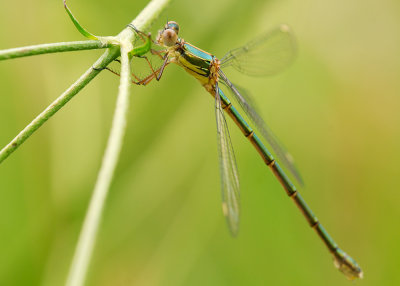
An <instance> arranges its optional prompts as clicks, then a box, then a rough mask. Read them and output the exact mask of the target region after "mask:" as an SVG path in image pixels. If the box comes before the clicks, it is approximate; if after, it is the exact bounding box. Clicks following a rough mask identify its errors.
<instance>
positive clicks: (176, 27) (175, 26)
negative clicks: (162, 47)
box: [167, 21, 179, 35]
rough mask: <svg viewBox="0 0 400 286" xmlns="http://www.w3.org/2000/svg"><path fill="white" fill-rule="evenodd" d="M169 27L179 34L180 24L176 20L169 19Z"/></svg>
mask: <svg viewBox="0 0 400 286" xmlns="http://www.w3.org/2000/svg"><path fill="white" fill-rule="evenodd" d="M167 29H171V30H174V31H175V33H176V34H177V35H178V34H179V24H178V23H177V22H175V21H169V22H168V23H167Z"/></svg>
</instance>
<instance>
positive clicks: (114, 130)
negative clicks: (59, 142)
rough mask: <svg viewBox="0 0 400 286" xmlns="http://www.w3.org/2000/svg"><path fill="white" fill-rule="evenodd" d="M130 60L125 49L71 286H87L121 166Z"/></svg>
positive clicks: (75, 258)
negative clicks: (109, 197)
mask: <svg viewBox="0 0 400 286" xmlns="http://www.w3.org/2000/svg"><path fill="white" fill-rule="evenodd" d="M130 76H131V75H130V60H129V57H128V51H127V50H126V49H125V47H124V45H121V80H120V85H119V94H118V98H117V104H116V107H115V112H114V119H113V123H112V127H111V132H110V136H109V138H108V143H107V147H106V151H105V154H104V157H103V162H102V165H101V169H100V172H99V174H98V177H97V182H96V185H95V188H94V191H93V196H92V199H91V201H90V205H89V209H88V211H87V213H86V217H85V221H84V224H83V227H82V231H81V234H80V237H79V241H78V245H77V247H76V251H75V255H74V258H73V261H72V265H71V269H70V273H69V275H68V280H67V284H66V285H68V286H80V285H83V283H84V282H85V276H86V273H87V269H88V266H89V262H90V259H91V256H92V253H93V248H94V245H95V241H96V236H97V232H98V229H99V224H100V220H101V215H102V213H103V208H104V202H105V200H106V197H107V193H108V190H109V188H110V184H111V181H112V177H113V174H114V170H115V167H116V165H117V162H118V158H119V154H120V151H121V148H122V142H123V138H124V135H125V126H126V117H127V114H128V107H129V88H130V82H131V80H130Z"/></svg>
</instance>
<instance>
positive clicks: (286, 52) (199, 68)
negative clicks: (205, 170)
mask: <svg viewBox="0 0 400 286" xmlns="http://www.w3.org/2000/svg"><path fill="white" fill-rule="evenodd" d="M178 33H179V25H178V24H177V23H176V22H173V21H169V22H168V23H167V24H166V25H165V27H164V29H162V30H161V31H159V34H158V37H157V44H158V45H159V46H161V47H163V48H164V50H162V51H159V52H156V51H153V53H157V54H159V55H160V56H161V55H162V59H163V64H162V65H161V67H160V68H158V69H156V71H154V70H153V72H152V73H151V74H150V75H149V76H147V77H145V78H144V79H141V80H139V79H138V77H136V76H135V77H134V82H135V83H136V84H144V85H145V84H148V83H149V82H150V81H151V80H153V79H154V78H156V79H157V80H159V79H160V78H161V76H162V74H163V71H164V69H165V67H166V66H167V65H168V64H170V63H176V64H178V65H179V66H181V67H183V68H184V69H185V70H186V71H187V72H188V73H189V74H191V75H193V76H194V77H195V78H196V79H197V80H199V81H200V83H201V84H202V85H203V86H204V88H205V89H206V90H207V91H208V92H209V93H210V94H211V95H212V96H213V97H214V98H215V115H216V122H217V132H218V150H219V159H220V172H221V188H222V207H223V212H224V215H225V216H226V219H227V223H228V226H229V229H230V231H231V233H232V235H234V236H235V235H236V234H237V232H238V228H239V209H240V202H239V177H238V170H237V166H236V159H235V155H234V152H233V148H232V143H231V139H230V136H229V131H228V126H227V123H226V119H225V115H224V111H225V112H226V113H227V114H228V115H229V116H230V117H231V118H232V119H233V121H234V122H235V123H236V125H237V126H238V127H239V129H240V130H241V131H242V133H243V134H244V136H246V137H247V138H248V139H249V141H250V142H251V143H252V145H253V146H254V148H255V149H256V150H257V152H258V153H259V154H260V156H261V158H262V159H263V160H264V162H265V164H266V165H267V166H269V167H270V168H271V170H272V172H273V173H274V175H275V176H276V177H277V178H278V180H279V182H280V183H281V184H282V186H283V188H284V189H285V191H286V193H287V194H288V196H289V197H290V198H292V199H293V201H294V202H295V204H296V205H297V206H298V207H299V208H300V210H301V212H302V213H303V215H304V216H305V218H306V220H307V221H308V223H309V224H310V226H311V227H312V228H313V229H315V231H316V232H317V234H318V236H319V237H320V238H321V239H322V241H323V242H324V243H325V245H326V246H327V247H328V249H329V251H330V252H331V253H332V254H333V257H334V262H335V266H336V267H337V268H338V269H339V270H340V271H342V272H343V273H344V274H345V275H346V277H347V278H349V279H356V278H362V277H363V272H362V270H361V268H360V267H359V266H358V264H357V262H356V261H355V260H354V259H352V258H351V257H350V256H349V255H347V254H346V253H345V252H344V251H342V250H341V249H340V248H339V247H338V245H337V244H336V242H335V241H334V240H333V239H332V238H331V236H330V235H329V234H328V233H327V231H326V230H325V229H324V227H323V226H322V225H321V223H320V222H319V220H318V219H317V217H316V216H315V215H314V213H313V212H312V211H311V209H310V208H309V207H308V205H307V204H306V202H305V201H304V199H303V198H302V196H301V195H300V193H299V192H298V191H297V189H296V187H295V186H294V184H293V183H292V182H291V181H290V179H289V177H288V176H287V175H286V174H285V173H284V171H283V169H282V168H281V167H280V165H279V164H278V162H277V160H276V159H274V157H273V156H272V155H271V153H270V152H269V151H268V150H267V148H266V147H265V146H264V144H263V143H262V141H261V139H260V138H259V137H258V136H257V135H256V134H255V132H254V131H253V129H252V128H251V127H250V126H249V125H248V124H247V123H246V121H245V120H244V119H243V117H242V116H241V115H240V113H239V112H238V110H237V109H236V108H235V107H234V106H233V105H232V103H231V101H230V100H229V99H228V97H227V96H226V95H225V93H224V92H223V91H222V90H221V88H220V87H221V85H224V86H226V87H227V88H228V89H229V90H230V91H231V94H232V95H233V97H234V98H235V99H236V101H238V102H239V104H240V105H241V107H242V109H243V110H244V112H245V114H246V115H247V116H248V117H249V118H250V119H251V121H252V122H253V123H254V125H255V126H256V128H257V129H258V130H259V131H260V133H261V135H262V138H263V139H265V140H266V141H267V142H268V143H269V145H270V146H271V147H272V149H273V150H274V152H275V155H276V157H277V158H278V159H279V160H280V161H281V162H282V163H283V165H284V166H285V167H286V168H287V169H288V170H289V171H290V172H291V173H292V174H293V176H294V177H295V178H296V180H297V181H299V182H300V183H301V177H300V175H299V173H298V172H297V170H296V168H295V166H294V164H293V161H292V158H291V156H290V155H289V154H288V153H287V152H286V151H285V150H284V149H282V148H281V147H280V144H278V141H277V140H276V137H275V136H273V134H272V132H271V131H270V129H269V128H268V127H267V125H266V124H265V123H264V121H263V119H262V118H261V116H260V115H259V114H258V113H257V112H256V110H255V108H254V107H253V105H252V104H251V101H249V99H248V96H246V95H245V94H244V93H243V92H242V91H240V90H239V89H238V88H236V87H235V86H234V85H233V84H232V83H231V82H230V81H229V79H228V78H227V77H226V75H225V73H224V72H222V70H221V68H225V67H228V66H232V67H234V68H235V69H237V70H238V71H240V72H242V73H245V74H248V75H252V76H264V75H270V74H274V73H276V72H278V71H280V70H282V69H283V68H285V67H286V66H287V65H289V64H290V63H291V62H292V60H293V57H294V54H295V49H294V47H295V45H294V38H293V36H292V34H291V32H290V29H289V27H288V26H286V25H281V26H280V27H278V28H276V29H274V30H272V31H270V32H268V33H266V34H264V35H261V36H260V37H259V38H257V39H255V40H253V41H251V42H249V43H248V44H246V45H245V46H243V47H241V48H237V49H234V50H231V51H230V52H228V53H227V54H226V55H225V56H224V57H223V58H222V59H221V60H219V59H217V58H216V57H215V56H213V55H212V54H210V53H207V52H205V51H203V50H201V49H199V48H197V47H195V46H193V45H191V44H189V43H188V42H186V41H184V40H183V39H182V38H180V37H179V36H178Z"/></svg>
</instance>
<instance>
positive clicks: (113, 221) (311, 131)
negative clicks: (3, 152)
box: [0, 0, 400, 286]
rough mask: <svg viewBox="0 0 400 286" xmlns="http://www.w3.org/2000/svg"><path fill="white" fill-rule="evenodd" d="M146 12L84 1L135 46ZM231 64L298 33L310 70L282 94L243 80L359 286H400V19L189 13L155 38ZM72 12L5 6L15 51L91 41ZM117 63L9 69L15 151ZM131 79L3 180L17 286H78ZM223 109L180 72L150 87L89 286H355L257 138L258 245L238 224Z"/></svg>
mask: <svg viewBox="0 0 400 286" xmlns="http://www.w3.org/2000/svg"><path fill="white" fill-rule="evenodd" d="M145 3H146V1H123V0H115V1H105V0H100V1H93V0H92V1H69V4H70V7H71V9H72V10H73V11H74V13H75V15H76V16H77V17H78V19H80V21H81V23H82V24H83V25H84V26H86V27H87V28H88V29H89V30H90V31H91V32H93V33H95V34H102V35H111V34H116V33H118V32H119V31H120V30H121V29H122V28H124V26H125V25H126V24H127V23H129V22H130V21H131V20H132V19H133V18H134V17H135V16H136V15H137V14H138V13H139V11H140V10H141V9H142V8H143V7H144V6H145ZM167 19H168V20H176V21H177V22H179V23H180V25H181V36H182V37H183V38H184V39H185V40H187V41H190V42H192V43H193V44H195V45H197V46H199V47H201V48H203V49H205V50H208V51H210V52H212V53H213V54H215V55H217V56H219V57H221V56H222V55H223V54H224V53H225V52H226V51H227V50H229V49H231V48H234V47H237V46H239V45H241V44H243V43H245V42H246V41H248V40H250V39H252V38H254V37H256V36H257V35H258V34H260V33H262V32H263V31H266V30H268V29H270V28H272V27H275V26H276V25H277V24H280V23H288V24H289V25H290V26H291V27H292V28H293V30H294V32H295V35H296V38H297V43H298V57H297V60H296V62H295V63H294V64H293V65H292V66H291V67H290V68H289V69H287V70H286V71H285V72H283V73H281V74H280V75H278V76H275V77H271V78H268V79H252V78H249V77H246V76H241V75H239V74H238V73H237V72H235V71H232V70H227V71H226V73H227V74H228V75H229V76H230V77H232V78H233V80H234V81H235V82H237V83H239V84H240V85H242V86H245V87H246V88H247V89H248V90H250V91H251V93H252V94H253V95H254V97H255V101H256V103H257V105H258V106H259V107H260V110H261V112H262V114H263V115H264V118H265V119H266V121H267V122H268V124H269V125H270V127H271V128H272V129H273V130H274V131H275V133H276V134H277V135H278V137H279V138H280V139H281V141H283V142H285V145H286V147H287V148H288V149H289V150H290V151H291V153H292V155H293V156H294V157H295V158H296V161H297V163H298V167H299V168H300V170H301V173H302V175H303V177H304V179H305V182H306V185H305V187H304V188H301V190H300V191H301V192H302V194H303V196H304V197H305V199H306V200H307V202H308V203H309V204H310V206H311V207H312V209H313V210H314V211H315V213H316V214H317V216H318V217H319V219H320V220H321V221H322V223H323V224H324V226H325V227H326V228H327V229H328V231H329V232H330V233H331V234H332V236H333V237H334V238H335V240H336V241H337V242H338V243H339V245H340V246H341V247H342V248H343V249H344V250H345V251H346V252H348V253H349V254H351V255H352V256H353V257H355V259H356V260H357V261H358V262H359V263H360V265H361V266H362V267H363V270H364V272H365V278H364V279H363V280H361V281H357V282H356V285H399V283H400V278H399V277H400V276H399V271H400V270H399V266H400V247H399V242H400V230H399V221H400V196H399V191H400V187H399V181H400V180H399V179H400V165H399V160H400V127H399V124H400V112H399V110H400V98H399V97H400V92H399V91H400V2H399V1H396V0H383V1H373V0H365V1H361V0H357V1H346V0H338V1H328V0H323V1H319V0H305V1H295V0H287V1H228V0H222V1H215V0H214V1H212V0H203V1H183V0H176V1H175V2H173V4H171V5H170V6H169V9H168V10H167V11H166V12H165V13H164V14H163V15H162V16H161V17H160V19H159V21H158V22H157V23H156V24H155V25H154V27H153V29H152V32H153V35H154V34H155V33H156V31H157V29H158V26H160V25H162V24H163V23H165V21H166V20H167ZM81 39H82V36H81V35H80V34H79V33H78V32H77V31H76V30H75V28H74V26H73V25H72V23H71V22H70V20H69V19H68V17H67V15H66V13H65V11H64V10H63V7H62V1H61V0H58V1H54V0H51V1H50V0H36V1H2V2H1V3H0V49H6V48H12V47H19V46H24V45H31V44H39V43H49V42H59V41H73V40H81ZM100 54H101V51H85V52H71V53H64V54H52V55H42V56H35V57H29V58H21V59H16V60H9V61H4V62H1V63H0V93H1V95H0V145H1V146H4V145H5V144H6V143H7V142H8V141H9V140H11V139H12V138H13V137H14V136H15V135H16V134H17V133H18V132H19V131H20V130H21V129H22V128H23V127H24V126H25V125H26V124H28V123H29V122H30V120H32V119H33V118H34V117H35V116H36V115H37V114H38V113H39V112H40V111H42V110H43V109H44V108H45V107H46V106H47V105H49V104H50V103H51V102H52V101H53V100H54V99H55V98H56V97H57V96H58V95H59V94H61V92H62V91H64V90H65V89H66V88H67V87H68V86H69V85H70V84H71V83H73V81H74V80H75V79H76V78H77V77H78V76H79V75H80V74H82V72H83V71H84V70H86V69H87V68H88V67H89V66H90V65H91V64H92V63H93V62H94V60H95V59H96V57H98V56H99V55H100ZM117 87H118V78H117V77H115V76H114V75H112V74H111V73H108V72H102V73H101V74H100V75H99V76H98V77H97V78H96V79H95V80H93V82H92V83H91V84H90V85H89V86H87V87H86V88H85V89H84V90H83V91H82V92H81V93H80V94H78V95H77V96H76V98H74V99H73V100H72V101H71V102H70V103H68V104H67V106H65V107H64V108H63V109H62V110H61V111H60V112H58V113H57V114H56V116H54V118H52V119H51V120H49V122H48V123H46V124H45V125H44V126H43V127H42V128H40V130H38V132H36V133H35V134H34V135H33V136H32V137H31V138H30V139H29V140H28V141H27V142H26V143H24V144H23V146H21V147H20V148H19V149H18V150H17V152H15V153H14V154H13V155H12V156H10V157H9V158H8V159H7V160H6V161H4V162H3V163H2V164H1V165H0V285H46V286H47V285H62V284H63V283H64V281H65V278H66V276H67V272H68V267H69V265H70V262H71V258H72V254H73V251H74V247H75V245H76V241H77V238H78V234H79V231H80V228H81V224H82V220H83V218H84V215H85V211H86V208H87V205H88V201H89V198H90V195H91V191H92V189H93V186H94V182H95V180H96V174H97V171H98V169H99V166H100V162H101V157H102V153H103V150H104V147H105V144H106V138H107V135H108V132H109V128H110V124H111V119H112V112H113V109H114V104H115V99H116V94H117ZM213 108H214V102H213V101H212V98H211V97H210V96H209V95H208V94H207V93H206V92H205V90H204V89H203V88H202V87H201V86H200V85H199V84H198V83H197V82H196V80H194V79H193V78H191V77H190V76H189V75H188V74H186V73H185V72H184V71H183V70H181V69H180V68H179V67H177V66H169V67H168V69H167V70H166V72H165V74H164V76H163V78H162V80H161V81H160V82H153V83H151V84H150V85H149V86H147V87H145V88H144V87H133V88H132V96H131V107H130V113H129V120H128V121H129V122H128V123H129V125H128V128H127V132H126V138H125V145H124V147H123V150H122V154H121V160H120V163H119V165H118V168H117V171H116V174H115V178H114V181H113V184H112V186H111V190H110V195H109V197H108V200H107V204H106V210H105V213H104V216H103V221H102V224H101V228H100V232H99V236H98V241H97V244H96V248H95V251H94V255H93V261H92V263H91V265H90V270H89V274H88V279H87V285H96V286H97V285H174V286H175V285H176V286H178V285H218V286H219V285H221V286H222V285H305V286H311V285H355V284H350V282H348V281H347V280H346V278H345V277H344V276H343V275H342V274H341V273H339V272H338V271H337V270H336V269H334V267H333V265H332V259H331V256H330V254H329V253H328V252H327V250H326V249H325V247H324V245H323V244H322V243H321V241H320V240H319V239H318V237H317V236H316V234H315V233H313V231H312V230H311V229H310V228H309V227H308V225H307V223H306V222H305V220H304V219H303V217H302V216H301V214H300V213H299V211H298V210H297V209H296V207H295V206H294V205H293V203H292V202H291V201H290V200H289V199H288V198H287V196H286V195H285V193H284V191H283V190H282V188H281V186H280V185H279V183H278V182H277V180H276V179H275V178H274V177H273V175H272V174H271V172H270V171H269V170H268V168H267V167H266V166H265V165H264V164H263V162H262V160H261V159H260V158H259V156H258V155H257V153H256V152H255V151H254V150H253V148H252V147H251V145H250V144H249V143H248V142H247V140H246V139H245V138H244V137H243V136H242V134H241V133H240V131H239V130H238V129H237V128H236V127H235V126H234V125H232V124H230V126H231V128H230V130H231V135H232V140H233V144H234V148H235V152H236V158H237V163H238V167H239V172H240V178H241V199H242V216H241V227H240V234H239V236H238V237H237V238H232V237H230V235H229V232H228V229H227V226H226V224H225V221H224V218H223V215H222V211H221V206H220V188H219V187H220V183H219V173H218V172H219V171H218V156H217V146H216V130H215V119H214V110H213Z"/></svg>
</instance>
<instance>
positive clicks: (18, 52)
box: [0, 40, 111, 61]
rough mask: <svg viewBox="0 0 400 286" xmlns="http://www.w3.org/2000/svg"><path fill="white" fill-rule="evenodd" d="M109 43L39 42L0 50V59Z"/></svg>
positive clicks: (75, 49)
mask: <svg viewBox="0 0 400 286" xmlns="http://www.w3.org/2000/svg"><path fill="white" fill-rule="evenodd" d="M110 46H111V44H107V43H105V42H104V43H103V42H101V41H93V40H91V41H76V42H61V43H51V44H41V45H34V46H26V47H20V48H14V49H8V50H2V51H0V61H2V60H8V59H15V58H20V57H28V56H34V55H41V54H50V53H59V52H69V51H80V50H93V49H104V48H109V47H110Z"/></svg>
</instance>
